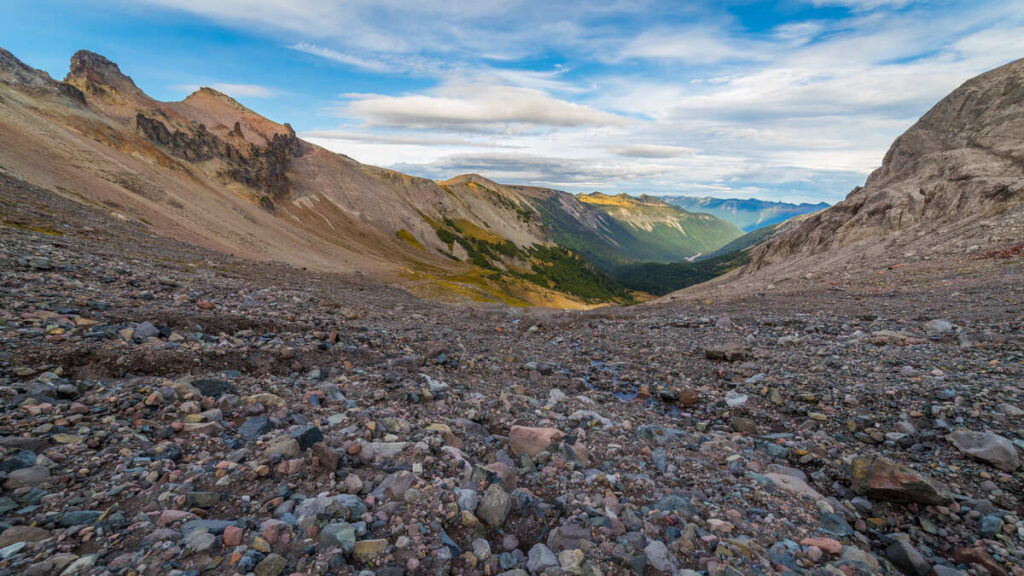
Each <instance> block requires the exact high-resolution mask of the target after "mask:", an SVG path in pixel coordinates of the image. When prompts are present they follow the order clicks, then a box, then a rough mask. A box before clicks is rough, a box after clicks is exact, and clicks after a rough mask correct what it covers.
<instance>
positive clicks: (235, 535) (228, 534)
mask: <svg viewBox="0 0 1024 576" xmlns="http://www.w3.org/2000/svg"><path fill="white" fill-rule="evenodd" d="M241 544H242V529H241V528H239V527H238V526H228V527H227V528H225V529H224V545H225V546H232V547H234V546H240V545H241Z"/></svg>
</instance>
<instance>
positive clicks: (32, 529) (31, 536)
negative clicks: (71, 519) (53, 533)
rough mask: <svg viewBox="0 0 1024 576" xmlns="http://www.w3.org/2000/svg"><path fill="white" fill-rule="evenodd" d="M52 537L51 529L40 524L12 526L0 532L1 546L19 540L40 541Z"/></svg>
mask: <svg viewBox="0 0 1024 576" xmlns="http://www.w3.org/2000/svg"><path fill="white" fill-rule="evenodd" d="M49 537H50V531H49V530H46V529H44V528H39V527H38V526H24V525H18V526H11V527H10V528H8V529H7V530H4V531H3V534H0V548H6V547H8V546H10V545H11V544H15V543H17V542H30V543H31V542H40V541H42V540H46V539H47V538H49Z"/></svg>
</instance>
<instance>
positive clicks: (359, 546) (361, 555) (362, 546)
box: [352, 539, 388, 562]
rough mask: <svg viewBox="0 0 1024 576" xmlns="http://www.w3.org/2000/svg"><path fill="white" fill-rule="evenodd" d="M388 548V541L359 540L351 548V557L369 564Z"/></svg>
mask: <svg viewBox="0 0 1024 576" xmlns="http://www.w3.org/2000/svg"><path fill="white" fill-rule="evenodd" d="M387 547H388V541H387V540H384V539H377V540H360V541H358V542H356V544H355V547H353V548H352V556H353V557H355V558H356V559H357V560H360V561H362V562H369V561H371V560H374V559H375V558H377V557H378V556H380V555H381V554H382V553H383V552H384V549H385V548H387Z"/></svg>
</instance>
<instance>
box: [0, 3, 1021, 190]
mask: <svg viewBox="0 0 1024 576" xmlns="http://www.w3.org/2000/svg"><path fill="white" fill-rule="evenodd" d="M0 21H3V22H5V26H4V34H3V38H2V40H0V45H2V46H3V47H4V48H6V49H8V50H10V51H11V52H13V53H14V54H15V55H16V56H18V57H19V58H21V59H22V60H24V61H25V62H27V63H28V64H30V65H33V66H36V67H38V68H42V69H44V70H46V71H48V72H49V73H50V74H51V75H53V76H55V77H63V76H64V74H65V73H66V72H67V67H68V60H69V58H70V55H71V54H72V53H74V52H75V51H76V50H78V49H81V48H86V49H90V50H93V51H96V52H99V53H101V54H103V55H105V56H107V57H108V58H110V59H111V60H113V61H115V62H117V63H118V64H120V66H121V68H122V70H123V71H124V72H125V73H127V74H129V75H130V76H132V77H133V78H134V79H135V81H136V83H137V84H139V86H140V87H142V89H143V90H145V91H146V92H148V93H149V94H151V95H152V96H154V97H156V98H159V99H163V100H178V99H181V98H183V97H184V96H186V95H187V94H188V93H189V92H191V91H192V90H194V89H195V88H196V87H198V86H213V87H215V88H218V89H220V90H222V91H224V92H226V93H228V94H230V95H232V96H234V97H235V98H236V99H238V100H239V101H241V102H242V103H244V104H246V105H247V106H249V107H251V108H253V109H254V110H256V111H257V112H260V113H262V114H264V115H266V116H268V117H270V118H271V119H274V120H277V121H281V122H290V123H291V124H292V126H294V127H295V129H296V130H297V131H298V132H299V134H300V135H301V136H303V137H304V138H306V139H308V140H310V141H312V142H315V143H317V144H320V145H322V146H325V147H327V148H329V149H331V150H334V151H337V152H342V153H345V154H347V155H349V156H352V157H354V158H356V159H357V160H360V161H363V162H367V163H371V164H376V165H380V166H387V167H391V168H396V169H399V170H403V171H406V172H409V173H412V174H417V175H421V176H427V177H432V178H447V177H451V176H454V175H457V174H460V173H465V172H478V173H481V174H484V175H485V176H488V177H490V178H493V179H495V180H498V181H502V182H507V183H525V184H538V185H546V186H551V187H555V188H561V189H565V190H570V191H573V192H589V191H593V190H601V191H604V192H609V193H618V192H630V193H637V194H638V193H648V194H697V195H713V196H720V197H751V196H753V197H758V198H763V199H781V200H788V201H820V200H825V201H828V202H834V201H837V200H839V199H841V198H842V197H843V196H845V194H846V193H847V192H848V191H849V190H850V189H851V188H852V187H853V186H855V185H857V184H861V183H862V182H863V180H864V178H865V177H866V176H867V174H868V173H869V172H870V171H871V170H872V169H873V168H874V167H876V166H877V165H878V164H879V162H880V161H881V158H882V156H883V155H884V153H885V151H886V149H887V148H888V146H889V144H890V143H891V142H892V140H893V139H894V138H895V137H896V136H898V135H899V134H900V133H901V132H903V131H904V130H905V129H906V128H907V127H909V126H910V124H912V123H913V122H914V121H915V120H916V119H917V118H918V117H919V116H920V115H921V114H923V113H924V112H925V111H927V109H928V108H929V107H930V106H931V105H932V104H934V103H935V102H936V101H937V100H938V99H940V98H941V97H942V96H944V95H945V94H947V93H948V92H949V91H951V90H952V89H954V88H956V86H958V85H959V84H961V83H962V82H963V81H965V80H967V79H968V78H970V77H972V76H974V75H976V74H979V73H981V72H984V71H985V70H988V69H991V68H993V67H996V66H998V65H1001V64H1004V63H1006V62H1009V61H1011V60H1014V59H1017V58H1021V57H1024V0H1001V1H985V0H972V1H960V0H936V1H914V0H778V1H772V2H769V1H755V0H734V1H728V0H727V1H721V2H686V1H676V2H655V1H644V0H590V1H584V2H570V1H560V2H551V1H550V0H545V1H533V0H500V1H498V0H474V1H472V2H458V1H453V0H447V1H445V0H416V1H407V0H346V1H340V0H338V1H331V0H263V1H258V2H248V1H242V0H133V1H91V0H75V1H59V0H31V1H23V0H6V1H5V2H3V3H0Z"/></svg>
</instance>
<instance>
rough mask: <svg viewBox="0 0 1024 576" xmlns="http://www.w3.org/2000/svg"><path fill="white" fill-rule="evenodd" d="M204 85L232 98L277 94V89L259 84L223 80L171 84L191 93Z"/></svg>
mask: <svg viewBox="0 0 1024 576" xmlns="http://www.w3.org/2000/svg"><path fill="white" fill-rule="evenodd" d="M203 86H206V87H208V88H213V89H214V90H216V91H218V92H223V93H224V94H227V95H228V96H231V97H232V98H273V97H274V96H277V90H276V89H274V88H270V87H268V86H262V85H260V84H228V83H224V82H213V83H210V84H204V85H202V86H201V85H199V84H178V85H176V86H172V87H171V88H172V89H173V90H178V91H181V92H188V93H192V92H195V91H196V90H199V89H200V88H201V87H203Z"/></svg>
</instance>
